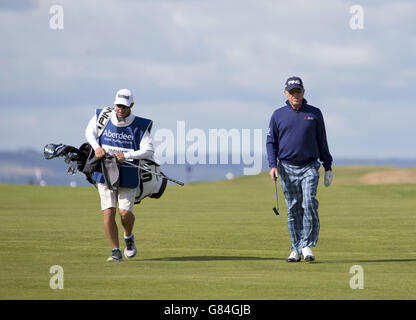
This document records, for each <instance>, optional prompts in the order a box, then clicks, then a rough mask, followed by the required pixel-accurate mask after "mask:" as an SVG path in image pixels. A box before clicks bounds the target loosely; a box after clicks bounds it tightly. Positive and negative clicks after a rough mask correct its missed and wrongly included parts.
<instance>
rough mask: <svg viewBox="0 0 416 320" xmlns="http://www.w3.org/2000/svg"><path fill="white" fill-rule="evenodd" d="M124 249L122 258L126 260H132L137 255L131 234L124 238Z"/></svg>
mask: <svg viewBox="0 0 416 320" xmlns="http://www.w3.org/2000/svg"><path fill="white" fill-rule="evenodd" d="M124 243H125V244H126V248H125V249H124V256H125V257H126V258H134V257H135V256H136V254H137V248H136V244H135V243H134V235H133V234H132V235H131V237H129V238H127V239H126V238H124Z"/></svg>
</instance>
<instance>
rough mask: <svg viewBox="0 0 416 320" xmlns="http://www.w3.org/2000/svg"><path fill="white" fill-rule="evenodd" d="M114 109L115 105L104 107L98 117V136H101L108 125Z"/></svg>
mask: <svg viewBox="0 0 416 320" xmlns="http://www.w3.org/2000/svg"><path fill="white" fill-rule="evenodd" d="M113 111H114V107H106V108H103V109H102V110H101V112H100V114H99V115H98V117H97V128H98V137H100V136H101V135H102V134H103V132H104V129H105V127H106V126H107V123H108V121H110V118H111V114H112V112H113Z"/></svg>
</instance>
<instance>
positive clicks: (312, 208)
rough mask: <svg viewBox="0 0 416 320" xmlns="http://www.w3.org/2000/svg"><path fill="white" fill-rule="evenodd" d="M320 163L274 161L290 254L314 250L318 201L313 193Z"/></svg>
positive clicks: (317, 230)
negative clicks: (284, 206) (307, 249)
mask: <svg viewBox="0 0 416 320" xmlns="http://www.w3.org/2000/svg"><path fill="white" fill-rule="evenodd" d="M320 165H321V164H320V163H319V162H318V161H314V162H312V163H309V164H307V165H304V166H293V165H288V164H284V163H282V162H281V161H279V162H278V165H277V170H278V172H279V176H280V185H281V186H282V189H283V193H284V195H285V199H286V204H287V208H288V210H287V226H288V229H289V235H290V240H291V242H292V251H297V252H298V253H299V254H301V253H302V248H303V247H314V246H315V245H316V243H317V242H318V236H319V227H320V225H319V216H318V204H319V203H318V200H316V198H315V197H316V192H317V189H318V182H319V171H318V170H319V167H320Z"/></svg>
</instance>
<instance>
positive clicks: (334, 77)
mask: <svg viewBox="0 0 416 320" xmlns="http://www.w3.org/2000/svg"><path fill="white" fill-rule="evenodd" d="M55 5H58V6H60V8H61V9H62V11H56V10H55V9H54V8H55V7H54V6H55ZM354 5H358V6H360V8H361V9H362V10H361V11H356V10H354V7H353V6H354ZM415 12H416V1H412V0H409V1H406V0H396V1H383V0H381V1H370V0H367V1H359V0H355V1H346V0H314V1H308V0H304V1H301V0H293V1H280V0H209V1H208V0H170V1H168V0H138V1H133V0H106V1H103V0H88V1H74V0H71V1H69V0H66V1H65V0H53V1H49V0H19V1H6V0H0V43H1V46H0V65H1V69H0V84H1V85H0V96H1V99H0V117H1V119H2V122H3V123H2V126H0V137H1V138H0V141H1V143H0V150H20V149H34V150H39V151H42V150H43V146H44V145H45V144H47V143H64V144H70V145H74V146H79V145H81V144H82V143H83V142H84V141H85V137H84V130H85V127H86V126H87V123H88V121H89V119H90V118H91V116H92V115H93V114H94V110H95V109H96V108H100V107H103V106H108V105H112V104H113V101H114V97H115V94H116V91H117V90H118V89H121V88H129V89H131V90H132V91H133V94H134V99H135V106H134V108H133V112H134V113H135V114H136V115H139V116H142V117H145V118H150V119H153V121H154V126H153V132H157V131H158V130H161V129H163V130H164V129H169V130H172V131H173V132H174V133H175V132H176V129H177V123H178V121H185V123H186V130H190V129H194V128H197V129H201V130H203V131H204V132H207V135H208V131H209V130H210V129H216V128H218V129H219V128H224V129H227V130H231V129H233V128H237V129H239V130H242V129H250V130H252V132H253V134H254V130H255V129H262V130H263V135H264V139H263V141H264V142H265V136H266V132H267V128H268V123H269V120H270V116H271V114H272V113H273V111H274V110H275V109H277V108H279V107H281V106H283V105H284V104H285V100H286V98H285V96H284V93H283V90H284V82H285V80H286V79H287V78H288V77H290V76H294V75H296V76H300V77H301V78H302V79H303V81H304V85H305V90H306V92H305V98H306V99H307V100H308V102H309V103H310V104H312V105H314V106H316V107H318V108H320V109H321V111H322V113H323V115H324V119H325V124H326V131H327V138H328V144H329V149H330V152H331V154H332V156H333V157H334V162H335V163H336V159H337V158H416V143H415V140H414V137H415V136H416V125H415V119H416V108H415V103H414V101H413V92H414V91H415V90H414V83H415V82H416V81H415V80H416V63H415V56H416V21H415V19H414V13H415ZM60 13H63V15H59V14H60ZM62 18H63V19H62ZM159 132H160V131H159ZM265 150H266V148H265V145H264V146H263V152H264V153H265Z"/></svg>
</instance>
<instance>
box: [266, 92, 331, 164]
mask: <svg viewBox="0 0 416 320" xmlns="http://www.w3.org/2000/svg"><path fill="white" fill-rule="evenodd" d="M266 147H267V157H268V160H269V166H270V168H276V167H277V159H279V160H280V161H282V162H283V163H287V164H291V165H296V166H301V165H305V164H308V163H311V162H313V161H316V160H318V159H320V160H321V161H322V165H323V167H324V168H325V171H328V170H331V165H332V156H331V154H330V153H329V149H328V142H327V140H326V132H325V123H324V118H323V116H322V113H321V110H319V109H318V108H316V107H313V106H311V105H309V104H307V101H306V99H303V104H302V106H301V107H300V108H299V110H298V111H296V110H294V109H293V108H292V107H291V106H290V104H289V101H286V105H285V106H284V107H281V108H279V109H277V110H275V111H274V112H273V115H272V117H271V119H270V124H269V131H268V133H267V143H266Z"/></svg>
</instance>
